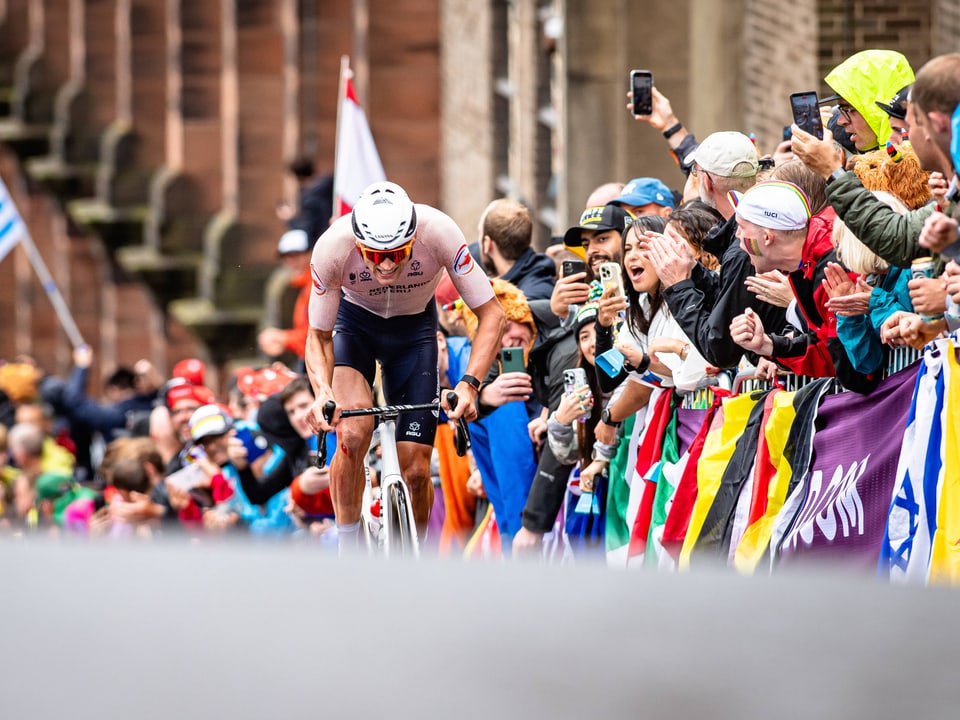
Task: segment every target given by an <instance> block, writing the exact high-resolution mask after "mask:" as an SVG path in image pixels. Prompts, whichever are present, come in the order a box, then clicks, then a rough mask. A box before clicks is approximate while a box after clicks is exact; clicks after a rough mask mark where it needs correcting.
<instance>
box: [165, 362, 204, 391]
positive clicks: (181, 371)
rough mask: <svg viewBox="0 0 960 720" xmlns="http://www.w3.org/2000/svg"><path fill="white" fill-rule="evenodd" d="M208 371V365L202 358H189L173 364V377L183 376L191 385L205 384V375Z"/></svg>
mask: <svg viewBox="0 0 960 720" xmlns="http://www.w3.org/2000/svg"><path fill="white" fill-rule="evenodd" d="M206 371H207V366H206V365H204V364H203V361H202V360H198V359H197V358H187V359H186V360H181V361H180V362H178V363H177V364H176V365H174V366H173V372H172V373H171V377H175V378H183V379H184V380H186V381H187V382H188V383H190V384H191V385H203V375H204V373H205V372H206Z"/></svg>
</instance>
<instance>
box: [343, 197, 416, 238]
mask: <svg viewBox="0 0 960 720" xmlns="http://www.w3.org/2000/svg"><path fill="white" fill-rule="evenodd" d="M351 219H352V220H353V234H354V236H355V237H356V238H357V240H358V241H359V242H360V243H361V244H362V245H365V246H366V247H369V248H371V249H374V250H393V249H394V248H398V247H400V246H401V245H404V244H406V243H407V242H408V241H409V240H410V238H411V237H413V233H414V232H416V230H417V211H416V209H414V207H413V203H412V202H410V198H409V197H408V196H407V193H406V191H405V190H404V189H403V188H402V187H400V186H399V185H397V184H396V183H392V182H377V183H374V184H373V185H368V186H367V188H366V189H365V190H364V191H363V192H362V193H361V194H360V197H359V198H358V199H357V204H356V205H354V206H353V213H352V215H351Z"/></svg>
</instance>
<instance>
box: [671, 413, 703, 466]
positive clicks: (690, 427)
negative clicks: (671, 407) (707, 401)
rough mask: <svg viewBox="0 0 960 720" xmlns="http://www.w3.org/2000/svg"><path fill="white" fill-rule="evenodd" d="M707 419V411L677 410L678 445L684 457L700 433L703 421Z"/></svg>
mask: <svg viewBox="0 0 960 720" xmlns="http://www.w3.org/2000/svg"><path fill="white" fill-rule="evenodd" d="M706 417H707V411H706V410H688V409H686V408H677V444H678V445H679V446H680V447H679V453H680V454H681V455H683V454H684V453H685V452H686V451H687V448H689V447H690V443H692V442H693V439H694V438H695V437H696V436H697V433H698V432H700V428H701V427H702V426H703V421H704V420H705V419H706Z"/></svg>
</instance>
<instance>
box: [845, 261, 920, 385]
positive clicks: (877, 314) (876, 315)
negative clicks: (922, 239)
mask: <svg viewBox="0 0 960 720" xmlns="http://www.w3.org/2000/svg"><path fill="white" fill-rule="evenodd" d="M909 281H910V270H909V269H906V268H899V267H893V266H891V267H890V270H889V272H887V274H886V275H885V276H884V278H883V280H882V281H881V282H880V285H878V286H877V287H875V288H874V289H873V292H872V293H871V295H870V313H869V315H867V314H864V315H853V316H849V317H844V316H842V315H838V316H837V337H838V338H840V342H841V343H843V349H844V350H846V352H847V357H849V358H850V363H851V364H852V365H853V368H854V370H856V371H857V372H860V373H865V374H866V373H872V372H876V371H877V370H880V369H881V368H882V367H883V364H884V362H885V359H886V346H885V345H884V344H883V343H882V342H881V341H880V327H881V326H882V325H883V323H884V321H885V320H886V319H887V318H888V317H890V316H891V315H892V314H893V313H895V312H896V311H898V310H906V311H907V312H913V304H912V303H911V302H910V291H909V290H908V289H907V283H908V282H909Z"/></svg>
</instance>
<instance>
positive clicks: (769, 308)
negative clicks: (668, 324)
mask: <svg viewBox="0 0 960 720" xmlns="http://www.w3.org/2000/svg"><path fill="white" fill-rule="evenodd" d="M736 232H737V221H736V216H732V217H731V218H730V219H729V220H727V221H725V222H722V223H719V224H717V225H716V226H715V227H714V228H713V230H711V231H710V233H709V235H708V236H707V238H706V239H705V240H704V249H706V250H708V251H709V252H711V253H713V254H714V255H716V256H717V257H718V258H720V263H721V265H720V273H719V275H718V274H716V273H712V272H711V271H709V270H707V269H706V268H704V267H703V266H702V265H700V264H697V265H696V267H694V271H693V275H692V277H691V278H690V279H689V280H681V281H680V282H678V283H676V284H675V285H671V286H670V287H668V288H664V290H663V297H664V299H665V300H666V302H667V306H668V307H669V308H670V312H671V313H672V314H673V317H674V318H675V319H676V321H677V322H678V323H679V324H680V327H681V328H682V329H683V332H684V333H686V335H687V337H688V338H690V341H691V342H692V343H693V344H694V345H695V346H696V347H697V350H699V351H700V354H701V355H703V357H704V358H706V360H707V362H709V363H710V364H711V365H715V366H716V367H719V368H729V367H733V366H735V365H736V364H737V363H738V362H740V358H741V357H742V356H743V354H744V352H743V348H742V347H740V346H739V345H737V344H736V343H735V342H733V339H732V338H731V337H730V322H731V321H732V320H733V318H735V317H736V316H737V315H740V314H741V313H742V312H743V311H744V310H745V309H746V308H747V307H751V308H753V310H754V311H755V312H756V313H757V315H759V316H760V319H761V320H762V321H763V327H764V329H765V330H766V331H767V332H768V333H770V332H774V333H776V332H780V331H781V330H782V329H783V328H784V326H785V325H786V312H785V310H784V309H783V308H779V307H776V306H774V305H770V304H769V303H765V302H762V301H761V300H759V299H758V298H757V296H756V295H754V294H753V293H752V292H750V291H749V290H747V286H746V285H744V280H746V279H747V278H748V277H750V276H751V275H753V274H754V269H753V265H752V264H751V263H750V256H749V255H748V254H747V253H746V252H745V251H744V250H743V249H742V248H741V247H740V243H739V241H738V240H737V239H736Z"/></svg>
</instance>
